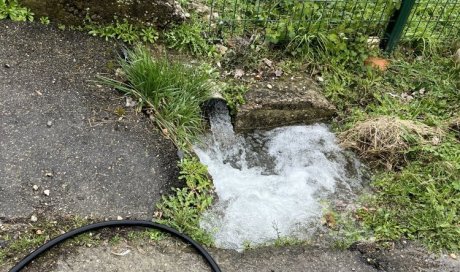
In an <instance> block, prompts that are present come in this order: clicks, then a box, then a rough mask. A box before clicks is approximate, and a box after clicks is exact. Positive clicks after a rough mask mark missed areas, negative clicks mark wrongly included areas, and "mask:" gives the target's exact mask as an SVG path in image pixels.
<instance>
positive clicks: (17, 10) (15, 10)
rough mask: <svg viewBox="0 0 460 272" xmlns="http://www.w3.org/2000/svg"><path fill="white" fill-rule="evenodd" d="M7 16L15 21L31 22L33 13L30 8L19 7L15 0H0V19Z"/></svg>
mask: <svg viewBox="0 0 460 272" xmlns="http://www.w3.org/2000/svg"><path fill="white" fill-rule="evenodd" d="M7 18H9V19H11V20H12V21H16V22H24V21H30V22H32V21H33V20H34V14H33V13H32V12H31V11H30V9H28V8H25V7H21V6H20V5H19V3H18V1H17V0H0V20H2V19H7Z"/></svg>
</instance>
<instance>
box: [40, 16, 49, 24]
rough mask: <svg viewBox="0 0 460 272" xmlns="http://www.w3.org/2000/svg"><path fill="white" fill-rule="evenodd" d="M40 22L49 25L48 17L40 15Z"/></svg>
mask: <svg viewBox="0 0 460 272" xmlns="http://www.w3.org/2000/svg"><path fill="white" fill-rule="evenodd" d="M40 23H41V24H43V25H49V24H50V19H49V18H48V17H46V16H42V17H40Z"/></svg>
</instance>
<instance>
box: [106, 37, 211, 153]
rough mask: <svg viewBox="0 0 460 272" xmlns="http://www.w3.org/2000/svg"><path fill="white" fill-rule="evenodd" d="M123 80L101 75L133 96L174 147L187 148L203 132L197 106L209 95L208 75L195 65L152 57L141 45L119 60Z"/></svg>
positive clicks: (114, 86) (118, 88) (115, 86)
mask: <svg viewBox="0 0 460 272" xmlns="http://www.w3.org/2000/svg"><path fill="white" fill-rule="evenodd" d="M120 64H121V68H122V70H123V72H124V75H125V77H126V81H127V82H121V81H118V80H114V79H110V78H106V77H102V78H101V80H102V82H103V83H105V84H107V85H109V86H111V87H113V88H115V89H117V90H119V91H122V92H125V93H127V94H130V95H133V96H135V97H136V98H137V99H138V100H139V101H140V103H141V106H143V107H144V108H146V109H147V110H148V111H151V112H152V113H153V114H152V119H153V120H154V121H155V122H156V123H157V124H158V126H159V127H161V129H162V132H163V134H164V135H165V136H166V137H168V138H170V139H171V140H172V141H173V143H174V144H176V146H177V147H179V148H181V149H182V150H189V148H188V147H189V146H190V145H191V143H192V142H193V141H194V140H196V139H197V136H198V135H200V134H201V133H202V131H203V121H202V118H201V109H200V105H201V104H202V103H203V102H205V101H206V100H207V99H208V98H209V96H210V94H209V89H210V88H209V87H208V82H209V81H208V80H209V76H208V74H207V73H206V72H204V71H201V70H200V69H197V68H196V67H191V66H186V65H184V64H181V63H174V62H171V61H169V60H167V59H166V58H164V57H162V58H158V59H154V58H153V56H152V54H151V53H150V52H149V51H148V50H147V49H145V48H143V47H140V46H138V47H136V48H135V49H134V50H128V52H127V59H122V60H121V61H120Z"/></svg>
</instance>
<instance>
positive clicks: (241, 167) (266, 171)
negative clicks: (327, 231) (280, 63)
mask: <svg viewBox="0 0 460 272" xmlns="http://www.w3.org/2000/svg"><path fill="white" fill-rule="evenodd" d="M210 123H211V133H210V134H209V135H207V136H206V138H205V139H203V141H202V144H200V145H197V146H195V147H194V149H195V152H196V153H197V155H198V156H199V158H200V160H201V162H203V163H204V164H206V165H207V166H208V170H209V173H210V174H211V176H212V177H213V180H214V185H215V187H216V193H217V195H218V201H217V203H216V204H215V205H214V206H213V208H211V209H210V211H208V212H207V213H206V214H205V215H204V216H203V218H202V221H201V226H202V227H203V228H204V229H206V230H208V231H209V232H211V233H213V235H214V238H215V242H216V245H217V246H218V247H221V248H230V249H237V250H241V249H243V247H244V244H245V243H248V242H249V243H251V244H252V245H254V244H263V243H267V242H270V241H273V240H275V239H277V238H280V237H297V238H301V239H305V238H307V237H308V236H309V235H311V234H312V233H313V232H314V231H315V230H316V229H317V227H318V226H319V222H320V218H321V216H322V210H323V206H322V204H321V203H322V200H324V199H332V198H334V199H350V198H353V196H354V193H353V191H354V190H355V189H357V188H360V184H361V175H360V171H359V162H358V161H357V160H355V159H353V158H352V157H350V156H349V155H347V154H346V153H344V152H343V151H342V150H341V149H340V147H339V146H338V145H337V144H336V141H335V136H334V134H333V133H332V132H330V131H329V129H328V127H327V126H326V125H324V124H315V125H311V126H291V127H282V128H276V129H273V130H271V131H267V132H256V133H253V134H250V135H246V136H244V137H243V136H240V135H236V134H235V133H234V132H233V128H232V125H231V122H230V117H229V114H228V111H227V108H226V106H225V104H223V103H217V104H216V105H215V108H214V111H213V112H212V113H211V115H210Z"/></svg>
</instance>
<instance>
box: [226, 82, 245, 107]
mask: <svg viewBox="0 0 460 272" xmlns="http://www.w3.org/2000/svg"><path fill="white" fill-rule="evenodd" d="M247 91H248V88H247V87H246V86H244V85H240V84H232V83H231V84H228V85H226V86H225V87H224V88H223V89H222V95H223V97H224V99H225V101H226V102H227V105H228V107H229V109H230V114H231V115H235V114H236V111H237V108H238V106H239V105H242V104H244V103H245V102H246V101H245V100H244V94H245V93H246V92H247Z"/></svg>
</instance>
